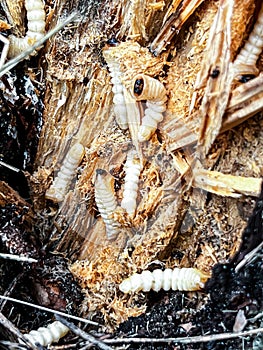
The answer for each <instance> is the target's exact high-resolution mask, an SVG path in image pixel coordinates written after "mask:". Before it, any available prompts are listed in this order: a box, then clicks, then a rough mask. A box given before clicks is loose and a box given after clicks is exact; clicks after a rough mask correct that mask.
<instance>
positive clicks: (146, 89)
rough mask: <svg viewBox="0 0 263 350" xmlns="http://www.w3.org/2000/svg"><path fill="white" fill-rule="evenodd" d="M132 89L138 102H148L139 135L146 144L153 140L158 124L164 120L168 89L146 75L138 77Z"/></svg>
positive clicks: (134, 80)
mask: <svg viewBox="0 0 263 350" xmlns="http://www.w3.org/2000/svg"><path fill="white" fill-rule="evenodd" d="M132 87H133V91H131V94H132V96H133V97H134V98H135V99H136V100H137V101H143V100H146V109H145V112H144V117H143V118H142V122H141V125H140V128H139V135H138V139H139V141H140V142H144V141H147V140H149V139H150V138H151V136H152V135H153V134H154V132H155V131H156V129H157V125H158V123H160V122H161V121H162V120H163V113H164V112H165V110H166V101H167V95H166V89H165V87H164V85H163V84H162V83H161V82H160V81H159V80H157V79H154V78H152V77H150V76H147V75H145V74H141V75H136V76H135V77H134V79H133V84H132Z"/></svg>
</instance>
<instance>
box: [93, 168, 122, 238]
mask: <svg viewBox="0 0 263 350" xmlns="http://www.w3.org/2000/svg"><path fill="white" fill-rule="evenodd" d="M95 202H96V205H97V207H98V210H99V212H100V215H101V217H102V219H103V221H104V223H105V226H106V235H107V237H108V239H109V240H113V239H115V238H116V237H117V236H118V234H119V232H120V224H119V223H118V222H117V221H115V220H114V218H113V213H114V211H115V209H116V208H117V200H116V196H115V192H114V179H113V177H112V176H111V175H110V174H109V173H107V171H105V170H103V169H97V176H96V180H95Z"/></svg>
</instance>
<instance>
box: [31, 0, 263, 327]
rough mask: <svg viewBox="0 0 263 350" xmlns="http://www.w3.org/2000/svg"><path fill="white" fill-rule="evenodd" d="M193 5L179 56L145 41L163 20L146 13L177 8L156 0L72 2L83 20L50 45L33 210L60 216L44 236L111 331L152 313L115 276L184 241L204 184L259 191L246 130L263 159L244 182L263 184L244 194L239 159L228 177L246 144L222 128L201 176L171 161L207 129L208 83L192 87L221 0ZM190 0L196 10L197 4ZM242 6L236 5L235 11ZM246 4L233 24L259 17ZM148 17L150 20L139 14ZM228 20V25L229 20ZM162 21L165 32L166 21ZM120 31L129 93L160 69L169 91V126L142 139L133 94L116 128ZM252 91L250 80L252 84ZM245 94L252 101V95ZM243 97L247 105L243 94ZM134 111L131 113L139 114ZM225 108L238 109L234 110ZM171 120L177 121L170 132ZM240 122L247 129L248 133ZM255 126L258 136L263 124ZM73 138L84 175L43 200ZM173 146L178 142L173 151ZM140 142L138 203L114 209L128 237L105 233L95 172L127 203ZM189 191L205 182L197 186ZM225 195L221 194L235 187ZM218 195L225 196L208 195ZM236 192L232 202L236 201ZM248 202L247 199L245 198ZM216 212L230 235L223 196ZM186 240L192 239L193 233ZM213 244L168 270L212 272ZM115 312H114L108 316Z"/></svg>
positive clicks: (227, 249) (66, 8)
mask: <svg viewBox="0 0 263 350" xmlns="http://www.w3.org/2000/svg"><path fill="white" fill-rule="evenodd" d="M185 3H186V4H187V3H191V4H190V5H189V6H190V7H189V8H188V10H189V13H192V12H194V11H193V10H195V17H194V21H193V20H192V22H191V18H190V19H189V23H187V24H189V26H187V27H186V29H184V30H183V31H182V32H181V33H180V36H179V37H178V43H179V44H180V45H179V44H178V47H177V44H176V50H177V52H175V51H176V50H174V46H175V44H174V42H173V43H172V45H171V46H169V47H168V46H167V52H165V51H164V52H163V53H160V55H159V56H158V57H154V56H152V55H151V54H150V53H149V51H148V48H147V47H148V46H149V44H150V41H149V40H150V39H148V38H153V37H154V36H155V35H156V28H155V27H154V26H152V25H151V21H149V18H155V19H158V21H159V22H158V21H157V23H161V20H162V19H163V18H164V17H165V15H166V13H168V14H169V12H167V8H168V2H167V3H165V6H164V7H163V8H164V9H166V12H165V11H164V12H162V11H161V10H160V7H156V8H154V7H153V6H152V5H151V4H152V2H149V1H144V2H143V4H144V6H145V7H144V11H142V9H140V10H138V8H137V7H136V6H135V5H134V3H133V2H128V1H125V0H124V1H122V2H116V1H109V0H108V1H106V2H100V1H96V2H90V1H86V2H83V1H79V2H78V4H75V5H79V8H85V7H86V12H85V14H84V16H83V17H82V16H80V19H79V21H75V22H74V23H73V24H71V25H69V26H67V28H65V29H64V30H63V31H62V32H61V33H59V34H57V35H56V37H55V38H54V39H52V40H50V42H49V43H48V44H47V45H46V48H45V50H46V67H44V74H45V78H46V93H45V100H44V104H45V112H44V126H43V129H42V134H41V139H40V143H39V148H38V154H37V158H36V161H35V173H34V174H33V176H32V177H31V186H32V189H33V202H34V209H35V210H36V211H37V212H38V213H40V214H42V215H45V213H46V210H51V211H52V213H54V212H56V214H55V216H54V220H53V221H52V222H51V226H50V227H48V226H47V227H46V233H47V236H48V238H49V239H50V242H49V244H48V245H47V246H46V249H50V250H52V251H54V252H55V253H62V254H64V255H65V256H66V257H67V258H69V259H70V260H71V262H72V263H73V264H72V265H71V271H72V272H73V274H74V276H75V277H76V278H77V279H78V281H79V284H80V285H81V286H82V287H83V288H84V289H85V292H84V293H85V302H84V304H83V310H85V312H84V313H86V314H88V315H89V314H93V313H94V312H95V311H96V312H97V311H100V312H101V313H102V314H103V315H104V317H105V320H106V322H107V325H108V327H109V328H110V327H115V326H116V324H119V323H120V322H122V321H123V320H125V319H127V317H128V316H136V315H138V314H140V313H141V312H143V311H144V310H145V305H144V303H143V301H142V300H138V298H136V297H133V298H132V299H131V300H130V301H129V302H128V301H127V298H126V299H125V297H123V296H121V295H120V294H119V293H118V292H117V287H116V286H117V283H119V282H120V280H121V279H122V278H125V276H127V275H129V274H131V273H134V272H136V271H141V270H142V269H144V268H145V267H146V266H147V265H148V264H149V263H151V262H152V261H153V260H155V259H167V257H169V255H170V252H171V251H172V249H173V245H174V244H176V242H177V239H178V237H179V236H181V237H182V235H181V233H182V232H183V229H182V227H186V226H187V222H186V220H187V218H188V217H189V216H190V215H192V212H194V209H192V212H191V210H189V208H190V207H191V206H192V207H193V203H195V205H196V208H195V209H196V213H197V214H198V212H199V211H201V210H202V207H201V204H200V203H198V201H197V198H199V197H198V196H199V194H198V191H199V189H204V188H205V189H206V190H209V189H212V188H213V189H214V188H216V187H217V188H219V192H220V186H221V184H222V181H223V185H224V186H225V185H226V186H227V190H228V191H230V192H231V190H229V187H230V186H229V182H228V181H229V179H231V180H234V182H235V183H234V186H233V188H234V191H236V192H238V193H244V194H245V195H256V194H257V188H258V184H259V182H260V180H259V177H260V176H262V171H261V170H258V169H257V168H256V166H257V167H258V168H259V169H261V168H262V163H261V160H260V157H259V155H260V153H259V149H257V147H258V148H260V146H261V144H259V145H256V141H255V140H254V139H253V140H249V137H248V136H247V134H245V136H244V137H246V140H247V142H248V143H250V147H251V149H253V152H254V154H256V156H257V158H256V159H257V164H256V165H255V167H254V168H253V165H251V167H249V165H250V160H251V159H250V158H249V156H248V153H246V156H244V159H246V160H244V162H243V163H242V166H243V167H244V168H245V170H244V176H242V180H243V178H245V177H246V178H247V179H248V178H254V180H253V183H254V184H255V186H254V189H253V190H252V191H247V189H246V186H247V183H246V181H239V180H240V179H241V177H239V176H240V174H239V171H238V170H237V169H236V165H235V162H234V161H232V163H231V162H228V163H229V170H228V171H229V173H231V175H230V174H229V175H224V174H226V171H225V168H224V167H225V164H224V159H226V158H224V157H226V154H231V152H233V154H235V153H234V151H235V150H234V149H235V147H236V148H237V151H238V152H239V155H240V153H242V152H243V146H242V144H241V141H240V144H238V145H236V144H234V141H233V143H232V144H231V140H230V137H229V138H227V137H228V136H227V134H224V135H223V136H222V137H223V138H225V139H226V140H227V142H226V146H225V148H224V147H220V136H219V137H218V138H217V140H216V141H215V144H213V147H212V149H211V151H210V153H209V154H208V155H207V159H206V160H207V161H208V162H209V161H210V165H211V168H212V169H209V170H208V169H200V171H199V172H198V169H191V167H190V171H189V172H187V174H186V172H185V171H180V167H179V168H176V167H175V166H174V162H173V159H174V158H175V157H181V158H182V159H183V160H184V157H185V156H184V152H181V153H178V152H176V151H177V149H178V147H179V148H180V147H185V148H186V150H187V151H188V148H189V150H191V151H193V152H190V151H189V152H190V153H192V154H193V153H194V150H192V149H191V143H192V142H195V141H196V140H197V136H196V135H198V131H199V129H200V115H199V114H198V113H196V111H198V109H199V108H200V104H201V99H202V98H203V96H204V90H203V89H202V88H201V89H200V91H198V95H197V98H196V99H193V95H194V94H195V93H196V91H195V81H196V76H197V72H198V71H199V70H200V65H201V62H202V60H205V59H206V58H205V57H206V55H208V56H209V52H205V47H206V44H207V39H208V36H209V29H210V28H211V26H212V22H213V20H214V18H215V16H216V13H217V10H218V2H217V1H205V2H204V3H203V4H202V5H201V6H199V5H200V3H201V2H200V1H199V2H198V1H197V2H188V1H186V2H185ZM193 4H194V9H191V6H193ZM237 4H239V5H240V6H239V7H238V6H237ZM71 5H72V4H70V3H68V2H66V1H63V0H61V1H58V2H57V5H56V9H55V11H56V15H57V17H58V18H59V16H62V15H63V14H64V13H65V12H66V13H68V12H70V11H71V8H70V6H71ZM85 5H86V6H85ZM248 5H249V6H248ZM246 6H248V8H249V10H246V7H245V5H242V2H240V1H237V2H235V6H234V13H233V17H232V24H235V23H237V22H239V21H240V17H238V16H237V13H239V14H240V13H241V14H245V15H246V18H245V21H244V22H245V24H246V25H247V24H248V22H249V16H250V15H251V14H253V10H254V7H253V6H254V1H252V0H250V1H246ZM123 9H125V11H126V12H127V13H131V16H128V15H127V16H124V17H123V15H122V14H123ZM129 11H130V12H129ZM137 11H138V12H137ZM144 13H146V18H142V16H144ZM135 16H138V18H136V17H135ZM187 18H188V16H185V17H184V18H181V17H180V16H179V19H178V21H179V24H178V28H179V29H180V28H182V25H183V23H185V21H186V19H187ZM140 19H143V21H141V22H140ZM55 22H56V19H55V16H54V19H53V22H52V26H54V25H55ZM220 23H221V22H220ZM139 24H140V25H139ZM221 24H224V21H223V23H221ZM246 25H243V26H241V27H240V26H238V30H237V32H238V33H236V32H233V28H232V30H231V38H232V39H233V38H239V37H240V38H243V37H244V36H245V35H246ZM144 26H145V28H144ZM234 27H235V26H234ZM158 29H159V30H160V27H159V28H158ZM170 29H172V27H170V28H169V25H168V30H170ZM219 29H220V28H219ZM234 30H235V29H234ZM228 34H229V33H228ZM127 36H129V39H127ZM112 37H115V38H116V39H117V40H118V41H119V42H120V45H119V47H118V49H117V50H116V53H115V54H116V58H117V59H118V60H119V64H120V70H122V72H123V85H124V86H125V88H126V90H127V94H128V91H129V88H130V82H131V81H132V77H133V76H135V75H137V74H148V75H150V76H151V77H157V78H158V79H159V81H161V82H162V83H163V84H164V86H165V88H166V90H167V92H168V105H167V113H166V115H165V117H164V121H163V122H162V126H161V129H162V130H161V133H159V132H157V133H156V134H155V135H153V136H152V138H151V139H150V140H149V141H148V142H147V144H145V145H140V144H139V143H138V136H137V132H138V121H139V114H140V115H141V116H142V115H143V109H144V106H143V104H142V103H140V104H137V103H134V101H132V98H131V96H127V98H126V103H127V101H129V102H130V104H131V108H130V125H129V130H128V131H124V132H123V131H122V130H120V129H119V128H118V125H117V124H116V121H115V115H114V110H113V106H112V101H113V94H112V92H111V82H110V78H111V77H110V75H109V72H108V69H107V66H106V63H105V61H104V59H103V55H102V49H103V47H104V46H105V44H106V42H107V40H108V39H111V38H112ZM237 40H240V41H241V40H242V39H237ZM219 46H220V45H219ZM223 46H224V45H223ZM239 47H240V43H239V44H238V45H236V46H235V45H233V44H232V43H231V44H230V46H229V48H230V52H229V53H228V54H229V57H231V59H233V56H234V55H235V54H236V52H237V50H238V49H239ZM216 50H218V51H217V52H216V53H217V57H221V56H220V54H222V52H221V51H220V50H222V47H221V48H220V47H219V48H217V49H216ZM211 79H212V78H211ZM252 83H253V81H252V82H251V84H252ZM249 84H250V83H249ZM252 85H253V84H252ZM254 88H255V85H254V87H252V89H253V91H254ZM237 89H239V90H237ZM245 89H246V85H244V90H245ZM126 90H125V91H126ZM241 90H242V88H241V87H240V88H239V87H237V88H236V90H234V91H241ZM241 94H242V92H241ZM206 98H207V99H209V96H208V95H207V96H206ZM235 98H237V97H235V93H234V92H233V96H232V99H233V100H232V99H231V100H230V104H231V101H234V99H235ZM245 98H246V97H244V99H245ZM253 98H254V97H252V99H253ZM255 98H257V97H255ZM191 101H195V102H194V106H191ZM242 101H243V102H242V103H246V100H242ZM249 101H250V100H249ZM218 102H220V101H218ZM236 103H237V104H238V106H240V102H236ZM251 103H252V102H251ZM190 107H193V109H192V110H193V113H190ZM225 107H226V106H224V108H225ZM253 108H254V107H253V105H252V107H251V109H252V111H250V112H249V115H252V113H253V112H254V109H253ZM128 110H129V109H128ZM133 111H135V116H134V114H133ZM257 111H258V110H257ZM226 113H228V110H227V112H226ZM229 113H232V107H231V110H229ZM221 117H222V116H221ZM221 117H220V118H221ZM128 119H129V118H128ZM177 120H179V122H181V124H182V125H183V128H185V130H186V131H187V133H188V136H187V137H188V138H187V141H185V140H183V135H182V133H181V130H182V129H179V128H178V126H177ZM175 121H176V122H175ZM128 123H129V121H128ZM219 124H220V123H219ZM171 125H172V126H171ZM223 125H224V124H223ZM232 125H233V124H231V127H232ZM168 126H171V128H170V129H169V128H168ZM248 127H249V128H250V129H251V130H255V129H256V127H255V125H253V124H251V125H250V124H248ZM244 128H245V127H244ZM163 130H164V132H163ZM178 130H179V131H178ZM189 130H190V132H189ZM240 130H241V131H240V133H242V130H243V129H242V128H241V129H240ZM256 130H257V132H258V133H260V131H259V129H256ZM165 133H166V134H169V135H171V134H172V133H174V134H175V136H172V137H171V138H172V141H171V142H170V141H169V139H167V137H166V135H165ZM244 133H245V131H244ZM169 135H168V136H169ZM162 136H163V137H162ZM242 136H243V135H241V136H240V138H241V137H242ZM182 140H183V141H184V142H182ZM75 142H80V143H81V144H83V145H84V146H85V148H86V152H85V157H84V159H83V160H82V162H81V164H80V166H79V168H78V169H77V172H76V183H72V184H71V187H70V189H69V191H68V193H67V194H66V195H65V198H64V200H63V201H62V203H61V205H59V206H55V205H54V204H53V203H51V202H47V201H45V198H44V197H45V192H46V190H47V189H48V187H49V185H50V183H51V180H52V178H53V176H54V175H56V174H57V172H58V171H59V169H60V166H61V163H62V162H63V159H64V158H65V155H66V153H67V151H68V150H69V149H70V147H71V146H72V145H73V144H74V143H75ZM173 142H174V143H177V145H179V146H176V147H173ZM258 142H261V141H260V140H259V141H258ZM210 144H211V140H210V141H209V145H210ZM133 146H135V148H136V149H137V151H138V154H139V157H140V160H141V163H142V165H143V169H142V172H141V175H140V181H139V191H138V197H137V211H136V215H135V217H134V218H133V219H131V218H129V217H128V215H126V214H125V212H124V211H122V210H119V208H117V210H116V213H114V215H115V217H116V218H117V220H118V221H119V223H120V224H121V225H122V230H123V232H122V235H121V237H120V239H118V241H116V242H113V243H112V242H110V241H109V240H107V238H106V232H105V225H104V223H103V221H102V220H101V218H100V217H99V212H98V210H97V208H96V203H95V200H94V183H95V174H96V170H97V169H103V170H105V171H107V172H109V173H111V174H112V176H113V177H114V179H115V187H114V188H115V191H116V197H117V203H118V204H120V203H121V199H122V194H123V181H124V177H125V176H124V171H123V167H124V162H125V158H126V155H127V152H128V151H129V150H130V149H131V148H132V147H133ZM186 153H187V152H186ZM186 158H187V157H186ZM182 163H183V161H182ZM181 166H182V167H183V166H184V165H183V164H182V165H181ZM246 166H247V167H246ZM186 170H187V168H186ZM200 174H201V175H202V176H201V175H200ZM200 178H201V179H200ZM204 178H205V179H212V180H211V182H213V183H210V184H209V183H206V184H205V185H206V187H205V186H203V185H201V184H202V183H203V182H204V181H203V179H204ZM172 180H175V181H172ZM247 181H250V180H247ZM205 182H207V181H206V180H205ZM209 186H210V188H209ZM231 186H232V184H231ZM192 187H196V188H197V189H196V188H194V190H193V188H192ZM255 188H256V190H255ZM211 192H213V191H212V190H211ZM226 192H227V191H226ZM226 192H225V193H224V195H227V194H229V192H228V193H226ZM221 194H222V193H221ZM212 198H213V199H214V198H217V197H216V196H214V195H213V194H212ZM223 198H224V197H223ZM217 200H218V202H219V205H218V208H220V200H221V199H217ZM228 200H229V201H231V200H232V199H229V198H228ZM242 200H245V199H243V198H242ZM204 203H205V201H203V202H202V205H203V204H204ZM222 203H223V202H221V204H222ZM239 203H241V202H239ZM198 204H200V207H198ZM204 205H205V204H204ZM231 205H232V206H233V208H235V210H234V212H235V215H236V218H237V219H238V215H239V214H238V210H237V207H238V202H237V201H236V199H233V201H232V202H231ZM200 208H201V209H200ZM218 208H217V210H219V209H218ZM210 209H211V208H210ZM220 210H222V211H223V214H222V216H224V220H225V222H224V223H225V226H224V227H223V225H222V235H223V234H224V233H226V232H227V222H228V220H230V219H229V218H228V217H227V216H228V215H227V213H225V212H224V206H223V204H222V208H220ZM197 214H196V215H197ZM240 217H241V216H240ZM200 220H201V219H200ZM222 220H223V219H222ZM219 221H220V220H219ZM209 224H210V223H209V222H208V221H207V222H206V221H205V219H203V238H204V241H205V239H208V234H207V233H206V231H209ZM233 226H234V225H233ZM206 228H207V229H206ZM187 230H189V232H191V234H192V235H193V236H194V235H195V232H196V231H195V230H197V229H196V227H194V226H193V227H190V226H189V227H187ZM233 230H234V229H233ZM238 230H239V228H238V229H237V231H238ZM49 233H50V234H49ZM238 236H240V232H237V233H236V234H235V235H234V236H233V237H231V238H230V239H229V243H225V245H224V246H223V247H222V248H223V249H222V250H224V256H223V258H224V259H225V258H226V259H227V258H228V257H229V256H230V255H231V254H233V253H234V250H235V249H234V248H233V247H232V243H233V246H234V247H237V246H238V243H237V241H238ZM178 242H180V240H179V241H178ZM189 242H191V240H190V239H189ZM189 244H190V245H191V243H189ZM123 245H126V248H127V249H124V250H123ZM182 247H183V245H182ZM207 247H208V245H207V244H204V246H203V247H201V248H200V247H199V248H200V249H201V253H200V256H201V258H200V259H199V260H196V261H195V260H194V259H192V260H191V257H189V258H188V257H187V258H185V259H183V260H182V262H180V261H178V260H177V261H176V260H173V259H171V258H170V259H168V260H167V261H166V267H168V268H169V267H174V265H176V266H179V265H180V267H181V265H182V267H189V265H195V267H197V268H199V267H202V268H204V269H205V270H206V271H209V270H210V268H211V266H212V264H214V263H215V261H217V260H220V259H221V258H222V254H223V253H221V252H220V251H218V250H216V247H213V248H214V251H213V249H212V248H211V249H212V253H211V249H210V251H209V249H208V248H207ZM190 248H191V250H192V251H193V255H192V256H193V257H194V256H195V252H196V249H197V248H196V246H195V245H192V246H191V247H190ZM190 248H189V249H190ZM177 249H178V250H180V249H182V252H185V250H184V247H183V248H180V246H179V248H178V247H177ZM236 249H238V248H236ZM211 255H212V256H213V258H214V260H213V262H211ZM77 259H79V261H77ZM109 309H110V310H111V314H110V316H109V313H108V310H109Z"/></svg>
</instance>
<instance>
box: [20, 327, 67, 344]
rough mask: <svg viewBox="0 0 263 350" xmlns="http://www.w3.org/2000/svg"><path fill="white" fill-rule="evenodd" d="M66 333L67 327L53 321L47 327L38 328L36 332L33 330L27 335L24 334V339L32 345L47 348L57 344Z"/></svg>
mask: <svg viewBox="0 0 263 350" xmlns="http://www.w3.org/2000/svg"><path fill="white" fill-rule="evenodd" d="M68 332H69V328H68V327H66V326H65V325H64V324H63V323H61V322H60V321H55V322H53V323H50V324H49V325H48V326H47V327H40V328H38V330H36V331H35V330H33V331H30V332H29V333H28V334H24V337H25V338H26V339H27V340H28V341H30V343H32V344H34V345H41V346H48V345H50V344H52V343H57V342H58V341H59V340H60V339H61V338H63V337H64V336H65V335H66V334H67V333H68Z"/></svg>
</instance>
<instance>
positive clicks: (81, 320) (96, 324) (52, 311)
mask: <svg viewBox="0 0 263 350" xmlns="http://www.w3.org/2000/svg"><path fill="white" fill-rule="evenodd" d="M0 299H3V300H8V301H12V302H14V303H18V304H23V305H27V306H30V307H34V308H36V309H39V310H43V311H46V312H51V313H52V314H54V315H61V316H64V317H68V318H71V319H72V320H76V321H80V322H83V323H87V324H92V325H93V326H99V327H102V326H103V325H102V324H100V323H98V322H94V321H90V320H86V319H84V318H81V317H77V316H73V315H69V314H66V313H65V312H62V311H57V310H52V309H49V308H47V307H44V306H41V305H36V304H32V303H28V302H27V301H23V300H18V299H15V298H10V297H6V296H4V295H0Z"/></svg>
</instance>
